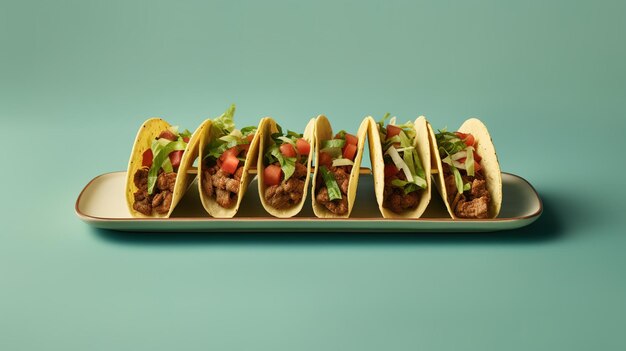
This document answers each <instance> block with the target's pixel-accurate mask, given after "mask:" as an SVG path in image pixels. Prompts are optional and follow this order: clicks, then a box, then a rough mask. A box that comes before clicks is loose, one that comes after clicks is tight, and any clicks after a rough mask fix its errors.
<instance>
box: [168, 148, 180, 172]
mask: <svg viewBox="0 0 626 351" xmlns="http://www.w3.org/2000/svg"><path fill="white" fill-rule="evenodd" d="M183 152H184V150H174V151H172V152H170V154H169V155H167V156H168V157H169V158H170V162H171V163H172V167H174V168H178V167H179V166H180V160H182V159H183Z"/></svg>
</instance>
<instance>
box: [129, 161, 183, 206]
mask: <svg viewBox="0 0 626 351" xmlns="http://www.w3.org/2000/svg"><path fill="white" fill-rule="evenodd" d="M149 171H150V170H149V168H148V167H142V168H139V169H138V170H137V171H136V172H135V176H134V178H133V181H134V183H135V186H136V187H137V191H136V192H135V194H134V198H135V202H134V203H133V209H135V210H136V211H139V212H141V213H143V214H144V215H146V216H151V215H152V212H153V211H154V212H156V213H158V214H166V213H168V212H169V210H170V207H171V206H172V198H173V194H174V185H175V184H176V172H167V173H166V172H163V171H162V170H161V171H160V173H159V175H158V177H157V181H156V185H155V187H154V191H153V192H152V194H148V172H149Z"/></svg>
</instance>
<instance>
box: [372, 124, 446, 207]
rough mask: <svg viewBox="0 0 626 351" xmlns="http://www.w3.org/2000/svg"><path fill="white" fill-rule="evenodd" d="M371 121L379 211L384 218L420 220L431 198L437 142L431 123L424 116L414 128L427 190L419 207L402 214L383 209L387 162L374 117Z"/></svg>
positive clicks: (416, 148)
mask: <svg viewBox="0 0 626 351" xmlns="http://www.w3.org/2000/svg"><path fill="white" fill-rule="evenodd" d="M367 119H368V121H369V126H370V127H369V132H368V133H369V137H368V144H369V149H370V159H371V162H372V175H373V177H374V190H375V192H376V201H377V202H378V209H379V210H380V213H381V214H382V215H383V218H404V219H411V218H420V217H421V216H422V214H423V213H424V211H425V210H426V207H428V204H429V203H430V197H431V188H432V186H431V185H432V183H431V177H430V173H431V158H430V155H431V151H432V148H431V145H432V144H433V143H434V142H435V135H434V134H433V133H432V129H431V128H430V123H428V121H427V120H426V118H425V117H424V116H420V117H418V118H417V119H416V120H415V122H414V123H413V126H414V128H415V139H414V140H413V146H414V147H415V150H417V155H418V156H419V158H420V161H421V163H422V166H423V167H424V173H425V174H426V189H423V190H420V195H419V200H418V205H417V207H416V208H415V209H413V210H408V211H404V212H402V213H396V212H393V211H392V210H390V209H388V208H385V207H383V200H384V199H383V194H384V190H385V162H384V161H383V146H382V144H381V140H380V135H379V133H378V124H377V123H376V120H374V118H372V117H368V118H367Z"/></svg>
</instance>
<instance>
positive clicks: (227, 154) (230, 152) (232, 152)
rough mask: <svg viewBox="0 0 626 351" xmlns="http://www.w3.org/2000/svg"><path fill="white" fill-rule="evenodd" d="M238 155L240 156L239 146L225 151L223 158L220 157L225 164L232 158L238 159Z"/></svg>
mask: <svg viewBox="0 0 626 351" xmlns="http://www.w3.org/2000/svg"><path fill="white" fill-rule="evenodd" d="M237 155H239V146H233V147H231V148H230V149H228V150H226V151H224V153H222V156H220V159H221V160H222V162H224V161H225V160H226V159H227V158H229V157H231V156H234V157H237Z"/></svg>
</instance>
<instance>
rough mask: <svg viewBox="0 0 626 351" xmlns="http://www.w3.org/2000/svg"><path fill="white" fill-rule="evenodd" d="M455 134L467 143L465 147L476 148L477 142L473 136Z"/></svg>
mask: <svg viewBox="0 0 626 351" xmlns="http://www.w3.org/2000/svg"><path fill="white" fill-rule="evenodd" d="M454 134H456V136H458V137H459V139H461V140H463V142H465V145H467V146H474V144H475V142H476V140H475V139H474V136H473V135H472V134H467V133H461V132H455V133H454Z"/></svg>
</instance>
